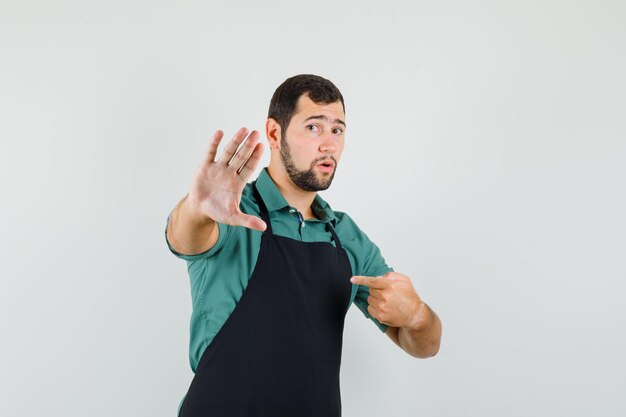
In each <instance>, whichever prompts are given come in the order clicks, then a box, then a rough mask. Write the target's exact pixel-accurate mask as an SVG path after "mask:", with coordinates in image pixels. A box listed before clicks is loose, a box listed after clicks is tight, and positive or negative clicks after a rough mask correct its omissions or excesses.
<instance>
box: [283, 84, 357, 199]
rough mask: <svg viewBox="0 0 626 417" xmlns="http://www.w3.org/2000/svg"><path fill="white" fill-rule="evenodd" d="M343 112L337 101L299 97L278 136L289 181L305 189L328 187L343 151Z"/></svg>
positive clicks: (313, 189)
mask: <svg viewBox="0 0 626 417" xmlns="http://www.w3.org/2000/svg"><path fill="white" fill-rule="evenodd" d="M345 129H346V126H345V115H344V112H343V106H342V105H341V102H340V101H337V102H335V103H331V104H317V103H315V102H313V100H311V99H310V98H309V97H308V95H306V94H305V95H302V96H300V99H299V100H298V104H297V106H296V111H295V113H294V115H293V117H292V118H291V121H290V122H289V126H288V127H287V129H286V131H285V132H282V135H281V145H280V158H281V160H282V162H283V164H284V165H285V169H286V171H287V174H288V175H289V178H290V179H291V181H293V183H294V184H296V185H297V186H298V187H300V188H302V189H303V190H306V191H320V190H326V189H327V188H328V187H330V184H331V183H332V182H333V178H334V177H335V172H336V171H337V165H338V163H339V158H340V157H341V153H342V152H343V146H344V132H345Z"/></svg>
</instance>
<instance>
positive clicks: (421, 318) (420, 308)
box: [407, 300, 430, 332]
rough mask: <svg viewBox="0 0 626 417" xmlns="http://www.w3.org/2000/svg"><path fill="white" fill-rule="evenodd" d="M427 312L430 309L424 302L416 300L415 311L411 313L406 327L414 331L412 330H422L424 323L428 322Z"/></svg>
mask: <svg viewBox="0 0 626 417" xmlns="http://www.w3.org/2000/svg"><path fill="white" fill-rule="evenodd" d="M429 312H430V309H429V308H428V306H427V305H426V303H425V302H423V301H422V300H419V301H418V302H417V305H416V308H415V312H414V313H413V315H412V316H411V319H410V320H409V324H408V326H407V329H408V330H411V331H414V332H418V331H420V330H422V329H423V328H424V327H426V324H427V323H428V317H429Z"/></svg>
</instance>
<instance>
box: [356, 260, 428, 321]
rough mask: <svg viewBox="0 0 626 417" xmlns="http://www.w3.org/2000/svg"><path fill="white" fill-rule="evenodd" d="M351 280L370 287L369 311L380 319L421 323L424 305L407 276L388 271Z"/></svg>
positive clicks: (357, 276)
mask: <svg viewBox="0 0 626 417" xmlns="http://www.w3.org/2000/svg"><path fill="white" fill-rule="evenodd" d="M350 281H351V282H352V283H353V284H358V285H363V286H366V287H369V292H370V295H369V297H368V298H367V303H368V307H367V311H368V312H369V313H370V315H372V316H373V317H374V318H375V319H376V320H378V321H379V322H381V323H383V324H387V325H389V326H393V327H410V328H418V327H419V325H420V324H421V321H422V320H423V318H424V317H423V314H422V313H423V311H424V310H423V309H424V307H425V305H424V303H423V302H422V300H421V299H420V297H419V296H418V295H417V292H415V289H414V288H413V284H412V283H411V278H409V277H408V276H406V275H404V274H400V273H398V272H387V273H386V274H384V275H382V276H379V277H365V276H359V275H355V276H353V277H352V278H350Z"/></svg>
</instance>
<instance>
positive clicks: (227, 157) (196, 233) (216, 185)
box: [167, 128, 266, 255]
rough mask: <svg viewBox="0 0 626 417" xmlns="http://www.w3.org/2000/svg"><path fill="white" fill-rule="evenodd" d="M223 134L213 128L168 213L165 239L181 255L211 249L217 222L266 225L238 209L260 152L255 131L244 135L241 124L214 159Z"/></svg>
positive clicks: (261, 150) (257, 133)
mask: <svg viewBox="0 0 626 417" xmlns="http://www.w3.org/2000/svg"><path fill="white" fill-rule="evenodd" d="M223 135H224V133H223V132H222V131H221V130H218V131H217V132H215V134H214V135H213V138H212V139H211V143H210V144H209V149H208V151H207V154H206V157H205V158H204V160H203V161H202V164H201V165H200V167H199V168H198V170H197V172H196V175H195V176H194V178H193V181H192V183H191V188H190V191H189V193H188V194H187V195H186V196H185V197H184V198H183V199H182V200H181V201H180V202H179V203H178V204H177V205H176V207H175V208H174V210H173V211H172V213H171V214H170V221H169V224H168V227H167V239H168V241H169V242H170V245H171V246H172V248H173V249H174V250H175V251H176V252H178V253H181V254H183V255H196V254H199V253H202V252H205V251H207V250H209V249H211V248H212V247H213V246H214V245H215V243H217V238H218V237H219V228H218V227H217V223H218V222H219V223H223V224H230V225H233V226H244V227H248V228H251V229H256V230H261V231H263V230H265V228H266V225H265V222H264V221H263V220H261V219H260V218H258V217H256V216H250V215H248V214H245V213H242V212H241V210H240V209H239V203H240V201H241V194H242V191H243V188H244V186H245V185H246V182H247V181H248V179H249V178H250V176H251V175H252V173H253V172H254V169H255V168H256V166H257V164H258V163H259V161H260V160H261V155H262V153H263V147H262V145H261V143H259V142H258V138H259V132H258V131H256V130H253V131H252V133H250V136H248V130H247V129H245V128H241V129H240V130H239V131H238V132H237V133H236V134H235V136H234V137H233V139H232V140H231V141H230V142H229V143H228V144H226V147H225V149H224V152H223V154H222V156H221V157H220V158H219V159H217V160H216V159H215V157H216V154H217V147H218V145H219V143H220V141H221V140H222V137H223ZM247 136H248V139H247V140H245V143H244V139H246V137H247ZM242 143H243V144H242ZM240 145H241V147H240Z"/></svg>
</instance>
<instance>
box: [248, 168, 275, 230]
mask: <svg viewBox="0 0 626 417" xmlns="http://www.w3.org/2000/svg"><path fill="white" fill-rule="evenodd" d="M252 188H253V189H254V196H255V197H256V201H257V204H258V205H259V209H260V210H261V218H262V219H263V221H264V222H265V224H266V225H267V229H265V231H266V232H270V234H273V232H272V222H271V221H270V215H269V213H268V212H267V206H266V205H265V202H264V201H263V198H262V197H261V193H259V190H258V189H257V188H256V180H255V181H254V182H253V183H252Z"/></svg>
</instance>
